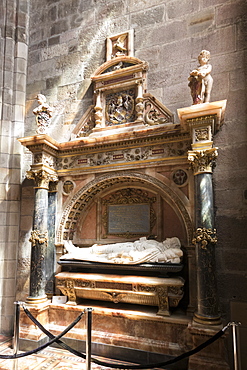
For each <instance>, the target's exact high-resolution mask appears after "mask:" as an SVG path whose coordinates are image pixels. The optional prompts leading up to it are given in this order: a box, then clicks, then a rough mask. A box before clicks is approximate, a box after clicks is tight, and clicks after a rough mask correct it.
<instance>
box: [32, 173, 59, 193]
mask: <svg viewBox="0 0 247 370" xmlns="http://www.w3.org/2000/svg"><path fill="white" fill-rule="evenodd" d="M26 176H27V179H29V180H34V182H35V187H36V188H41V189H47V190H49V183H50V181H52V182H56V181H58V177H57V175H56V174H55V173H49V172H47V171H46V170H44V169H38V170H31V171H27V173H26Z"/></svg>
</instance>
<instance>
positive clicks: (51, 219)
mask: <svg viewBox="0 0 247 370" xmlns="http://www.w3.org/2000/svg"><path fill="white" fill-rule="evenodd" d="M56 205H57V183H56V182H50V186H49V193H48V245H47V249H46V268H45V271H46V288H45V291H46V294H47V296H48V297H51V296H52V295H53V294H54V291H55V281H54V279H55V277H54V276H55V270H56V266H55V263H56V250H55V226H56Z"/></svg>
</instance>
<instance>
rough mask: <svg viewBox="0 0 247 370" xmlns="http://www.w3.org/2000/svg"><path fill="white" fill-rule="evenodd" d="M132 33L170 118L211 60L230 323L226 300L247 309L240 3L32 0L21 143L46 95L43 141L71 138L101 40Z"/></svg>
mask: <svg viewBox="0 0 247 370" xmlns="http://www.w3.org/2000/svg"><path fill="white" fill-rule="evenodd" d="M129 29H134V35H135V36H134V45H135V56H136V57H138V58H140V59H142V60H145V61H148V63H149V67H150V69H149V75H148V91H149V92H150V93H152V94H154V95H155V96H156V97H157V98H158V99H159V100H161V102H162V103H163V104H165V105H166V106H167V107H168V108H169V109H170V110H171V111H172V112H174V113H176V109H177V108H182V107H186V106H189V105H191V104H192V100H191V97H190V91H189V88H188V86H187V85H188V80H187V79H188V74H189V72H190V70H191V69H192V68H194V67H195V66H196V65H197V56H198V54H199V52H200V51H201V50H202V49H208V50H210V52H211V63H212V65H213V72H212V76H213V78H214V86H213V91H212V96H211V101H217V100H222V99H227V100H228V103H227V110H226V115H225V124H224V126H223V128H222V129H221V131H220V132H219V133H218V134H217V136H216V137H215V138H214V140H215V145H216V146H218V147H219V157H218V160H217V167H216V169H215V173H214V183H215V200H216V209H215V212H216V222H217V229H218V240H219V241H218V245H217V250H216V255H217V272H218V290H219V297H220V309H221V311H222V315H223V317H225V318H227V319H228V318H229V300H233V299H234V300H243V301H247V295H246V294H247V293H246V292H247V290H246V289H243V287H244V286H246V271H245V270H246V268H245V263H244V262H243V261H245V259H246V253H247V252H246V249H245V235H246V232H245V229H246V218H247V195H246V189H247V168H246V154H247V151H246V143H247V135H246V134H247V133H246V127H247V126H246V79H245V76H246V69H245V68H246V59H245V58H246V45H245V43H244V40H245V37H246V2H245V1H244V0H241V1H234V2H232V1H230V0H229V1H227V0H200V1H198V0H184V1H183V2H181V1H180V0H171V1H168V0H167V1H165V2H164V1H161V0H149V1H148V2H147V1H145V0H140V1H136V0H128V1H127V0H116V1H112V0H111V1H106V0H99V1H96V0H70V1H65V0H52V1H51V0H44V1H43V2H42V4H41V3H40V1H38V0H31V1H30V28H29V35H30V43H29V54H28V75H27V104H26V124H25V136H29V135H34V134H35V130H36V127H35V119H34V115H33V113H32V110H33V108H34V107H36V106H37V102H36V100H35V96H36V95H37V94H38V93H43V94H44V95H46V97H47V101H48V103H49V104H50V105H52V106H53V107H54V114H53V119H52V125H51V127H50V132H49V134H50V135H51V136H52V137H54V138H55V139H56V140H58V141H64V140H67V139H69V137H70V132H71V131H72V130H73V128H74V127H75V125H76V123H77V122H78V120H79V118H80V112H81V110H82V111H85V110H86V108H87V107H88V106H89V105H90V104H91V102H92V101H91V99H92V90H91V86H90V75H91V74H92V73H93V72H94V70H95V69H96V68H97V67H98V66H99V65H100V64H102V63H103V62H104V61H105V40H106V37H107V36H110V35H113V34H117V33H120V32H124V31H126V30H129ZM177 121H178V119H177Z"/></svg>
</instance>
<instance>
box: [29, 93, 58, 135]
mask: <svg viewBox="0 0 247 370" xmlns="http://www.w3.org/2000/svg"><path fill="white" fill-rule="evenodd" d="M36 99H37V100H38V103H39V106H38V107H37V108H35V109H34V110H33V114H35V116H36V122H37V126H38V128H37V130H36V132H37V134H46V133H47V129H48V126H49V125H50V123H51V117H52V112H53V108H52V107H50V106H49V104H47V103H46V97H45V96H44V95H42V94H38V95H37V97H36Z"/></svg>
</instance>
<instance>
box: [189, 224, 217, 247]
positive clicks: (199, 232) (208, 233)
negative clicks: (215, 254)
mask: <svg viewBox="0 0 247 370" xmlns="http://www.w3.org/2000/svg"><path fill="white" fill-rule="evenodd" d="M192 243H193V244H199V246H200V247H201V248H202V249H207V245H208V244H209V243H211V244H216V243H217V238H216V229H213V230H212V229H206V228H205V227H203V228H201V227H199V228H198V229H196V231H195V236H194V238H193V239H192Z"/></svg>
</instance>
